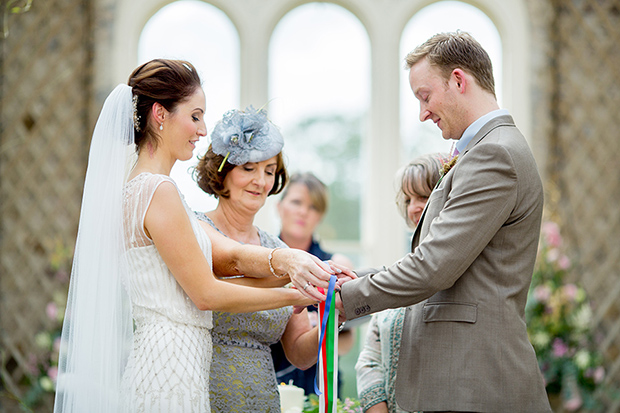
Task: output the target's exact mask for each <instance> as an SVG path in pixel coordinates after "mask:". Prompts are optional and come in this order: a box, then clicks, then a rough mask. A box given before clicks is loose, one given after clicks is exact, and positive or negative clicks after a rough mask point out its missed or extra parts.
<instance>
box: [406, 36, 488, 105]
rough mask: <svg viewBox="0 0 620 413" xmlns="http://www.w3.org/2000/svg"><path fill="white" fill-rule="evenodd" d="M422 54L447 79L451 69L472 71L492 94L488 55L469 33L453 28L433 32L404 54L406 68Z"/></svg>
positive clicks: (475, 77) (422, 57) (420, 58)
mask: <svg viewBox="0 0 620 413" xmlns="http://www.w3.org/2000/svg"><path fill="white" fill-rule="evenodd" d="M424 58H426V59H428V62H429V63H430V64H431V66H435V67H437V68H438V69H439V70H440V71H441V73H442V74H443V75H444V77H445V79H446V81H447V80H448V79H449V78H450V74H451V73H452V71H453V70H454V69H456V68H460V69H463V70H464V71H465V72H467V73H469V74H470V75H472V76H473V77H474V79H476V82H478V84H479V85H480V87H482V88H483V89H484V90H486V91H487V92H489V93H491V94H492V95H493V96H495V80H494V79H493V65H492V64H491V59H490V58H489V55H488V54H487V52H486V50H484V49H483V48H482V46H481V45H480V43H478V42H477V41H476V39H474V38H473V37H472V36H471V35H470V34H469V33H466V32H461V31H456V32H450V33H438V34H436V35H434V36H433V37H431V38H430V39H428V40H427V41H425V42H424V43H422V44H421V45H419V46H418V47H416V48H415V49H414V50H413V51H411V52H409V54H408V55H407V56H406V57H405V62H406V68H407V69H411V67H412V66H413V65H415V64H416V63H418V62H419V61H421V60H422V59H424Z"/></svg>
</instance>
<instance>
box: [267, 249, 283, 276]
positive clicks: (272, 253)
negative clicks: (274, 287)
mask: <svg viewBox="0 0 620 413" xmlns="http://www.w3.org/2000/svg"><path fill="white" fill-rule="evenodd" d="M278 250H281V248H279V247H278V248H274V249H272V250H271V251H269V255H268V256H267V260H268V261H269V270H270V271H271V274H272V275H273V276H274V277H276V278H282V277H285V276H286V272H285V273H283V274H282V273H281V272H280V271H277V270H276V269H275V268H274V265H276V264H275V261H277V260H276V259H275V258H274V256H275V252H276V251H278ZM279 255H282V254H281V253H280V254H279Z"/></svg>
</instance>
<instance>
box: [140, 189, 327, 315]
mask: <svg viewBox="0 0 620 413" xmlns="http://www.w3.org/2000/svg"><path fill="white" fill-rule="evenodd" d="M144 228H145V230H146V231H147V234H148V235H149V237H150V238H151V239H152V240H153V243H154V244H155V247H156V248H157V250H158V252H159V254H160V255H161V256H162V258H163V260H164V262H165V263H166V265H167V266H168V268H169V269H170V271H171V272H172V274H173V276H174V277H175V279H176V280H177V282H178V283H179V284H180V285H181V287H182V288H183V290H184V291H185V292H186V293H187V295H188V296H189V298H190V299H191V300H192V301H193V302H194V304H195V305H196V306H197V307H198V308H199V309H201V310H219V311H227V312H240V313H241V312H252V311H258V310H268V309H274V308H279V307H284V306H287V305H309V304H312V303H314V302H316V301H317V300H316V299H309V298H308V297H304V296H303V295H302V294H301V293H300V292H299V291H296V290H295V289H291V288H251V287H246V286H239V285H234V284H231V283H227V282H224V281H220V280H218V279H216V278H215V276H214V275H213V272H212V271H211V269H210V266H209V263H208V262H207V259H206V258H205V256H204V254H203V252H202V250H201V249H200V246H199V245H198V241H197V240H196V237H195V235H194V232H193V230H192V227H191V223H190V221H189V217H188V216H187V212H186V211H185V207H184V206H183V204H182V202H181V198H180V197H179V194H178V191H177V189H176V187H175V186H174V185H173V184H172V183H169V182H164V183H162V184H161V185H159V187H158V188H157V190H156V191H155V193H154V195H153V199H152V201H151V204H150V206H149V208H148V210H147V213H146V216H145V219H144ZM239 245H240V244H239ZM246 247H253V246H246ZM244 249H245V248H244ZM269 251H270V250H268V249H265V248H261V247H254V248H248V249H247V251H246V252H245V253H242V252H237V253H236V254H233V256H234V257H237V260H239V262H241V261H244V260H251V261H255V262H261V261H263V262H264V263H265V264H264V265H266V268H267V271H269V265H268V263H267V256H268V254H269ZM275 264H276V263H275V260H274V265H275ZM244 265H246V264H245V263H244V264H242V265H241V267H240V268H243V267H244ZM319 269H320V268H319Z"/></svg>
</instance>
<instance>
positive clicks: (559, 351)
mask: <svg viewBox="0 0 620 413" xmlns="http://www.w3.org/2000/svg"><path fill="white" fill-rule="evenodd" d="M566 353H568V346H567V345H566V344H564V342H563V341H562V339H560V338H556V339H555V340H553V355H554V356H555V357H558V358H559V357H564V355H566Z"/></svg>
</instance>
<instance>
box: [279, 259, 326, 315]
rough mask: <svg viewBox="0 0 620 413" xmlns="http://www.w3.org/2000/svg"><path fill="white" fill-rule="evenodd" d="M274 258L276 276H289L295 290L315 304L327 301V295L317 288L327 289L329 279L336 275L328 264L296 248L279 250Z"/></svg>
mask: <svg viewBox="0 0 620 413" xmlns="http://www.w3.org/2000/svg"><path fill="white" fill-rule="evenodd" d="M272 258H273V259H272V262H273V268H274V270H275V272H276V274H288V276H289V278H290V279H291V282H292V283H293V285H294V286H295V288H297V290H299V292H300V293H302V294H303V295H305V296H306V297H308V298H311V299H313V300H314V302H316V301H324V300H325V294H322V293H320V292H319V291H318V290H317V287H323V288H324V289H327V287H329V279H330V277H331V275H332V274H334V273H335V271H334V270H332V268H331V267H330V266H329V265H328V264H327V263H324V262H323V261H321V260H319V259H318V258H316V257H315V256H314V255H311V254H308V253H307V252H305V251H302V250H299V249H295V248H283V249H278V250H276V251H274V253H273V255H272ZM311 304H312V303H311Z"/></svg>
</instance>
